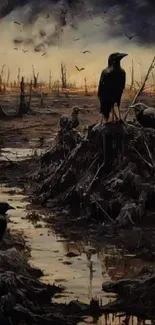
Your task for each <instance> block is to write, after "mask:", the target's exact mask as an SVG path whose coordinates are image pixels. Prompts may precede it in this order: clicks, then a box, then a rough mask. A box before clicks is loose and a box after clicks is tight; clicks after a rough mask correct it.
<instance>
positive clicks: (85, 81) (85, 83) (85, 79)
mask: <svg viewBox="0 0 155 325" xmlns="http://www.w3.org/2000/svg"><path fill="white" fill-rule="evenodd" d="M84 88H85V95H86V96H87V95H88V88H87V78H84Z"/></svg>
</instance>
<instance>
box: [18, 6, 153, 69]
mask: <svg viewBox="0 0 155 325" xmlns="http://www.w3.org/2000/svg"><path fill="white" fill-rule="evenodd" d="M81 3H82V1H81ZM108 10H109V9H108ZM108 10H104V11H103V14H104V15H103V16H102V17H100V18H101V19H102V20H105V16H106V14H108ZM67 13H70V15H71V16H72V18H73V20H75V19H76V16H75V14H73V13H72V12H69V9H68V8H67V6H66V5H65V4H62V7H61V8H60V25H61V26H60V27H62V28H63V27H64V26H66V25H67V20H66V15H67ZM94 14H95V12H93V11H91V10H88V11H87V16H88V17H89V19H91V20H94V18H95V16H94ZM45 18H46V19H48V20H49V19H50V18H51V15H50V13H47V14H46V16H45ZM113 22H114V21H113ZM116 22H117V19H116ZM107 23H108V22H107ZM114 23H115V22H114ZM14 24H16V25H18V26H19V27H21V26H22V24H21V23H20V22H18V21H14ZM70 25H71V27H72V28H74V29H77V28H76V25H74V24H70ZM94 25H95V26H96V27H99V26H100V25H101V23H98V24H97V23H94ZM22 28H23V27H22ZM143 28H145V26H143V27H142V29H143ZM152 28H153V27H152ZM22 30H23V29H21V30H20V31H21V32H22ZM58 31H62V29H60V30H59V28H58ZM39 36H40V38H41V39H44V37H46V32H45V31H44V30H40V31H39ZM124 36H125V37H126V38H127V39H128V40H129V41H131V40H133V39H134V38H136V37H138V33H135V34H133V35H129V34H128V33H125V34H124ZM79 40H80V37H77V38H75V39H73V42H77V41H79ZM14 43H15V44H16V47H14V50H15V51H17V50H19V47H18V45H21V44H22V43H24V42H23V40H22V39H21V40H20V39H15V40H14ZM45 43H46V42H45ZM22 51H23V53H24V54H26V53H28V52H29V51H28V50H27V49H22ZM34 52H43V48H42V47H39V46H34ZM81 53H82V54H84V55H86V54H90V53H91V51H89V50H88V49H86V50H83V51H81ZM41 56H42V57H44V58H46V57H47V52H45V49H44V52H43V53H41ZM75 68H76V70H77V71H78V72H81V71H84V70H85V67H81V68H80V67H78V66H77V65H75Z"/></svg>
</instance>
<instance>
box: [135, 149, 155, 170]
mask: <svg viewBox="0 0 155 325" xmlns="http://www.w3.org/2000/svg"><path fill="white" fill-rule="evenodd" d="M133 150H134V151H135V152H136V153H137V155H138V156H139V157H140V158H141V159H142V160H143V161H144V162H145V164H147V165H148V166H149V167H151V168H153V166H152V165H151V164H150V163H149V162H148V161H147V160H146V159H145V158H143V157H142V155H141V154H140V153H139V151H137V149H136V148H134V147H133Z"/></svg>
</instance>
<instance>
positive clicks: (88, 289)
mask: <svg viewBox="0 0 155 325" xmlns="http://www.w3.org/2000/svg"><path fill="white" fill-rule="evenodd" d="M12 152H13V151H12ZM20 156H21V157H22V153H21V155H20ZM25 156H26V153H25ZM0 201H7V202H9V203H10V204H11V205H13V206H14V207H15V208H16V210H10V212H9V216H10V221H11V222H10V223H9V227H10V228H11V229H20V230H23V232H24V234H25V237H26V239H27V243H28V245H29V246H30V248H31V259H30V263H31V264H32V265H33V266H36V267H39V268H41V269H42V270H43V272H44V276H43V278H42V281H45V282H46V283H48V282H50V283H54V282H55V283H56V284H57V285H58V284H59V285H62V286H64V287H65V290H64V292H63V293H62V294H61V295H59V296H58V297H56V298H55V299H56V300H57V302H69V301H70V300H72V299H77V298H78V299H79V300H80V301H82V302H89V301H90V299H91V298H92V297H95V296H98V297H99V298H101V299H102V302H103V304H105V303H107V302H108V301H109V300H112V299H113V298H114V296H113V295H111V294H110V295H109V294H108V295H107V294H105V293H103V292H102V283H103V282H106V281H109V280H117V279H119V278H122V277H123V278H125V277H130V276H133V275H134V274H137V273H138V272H139V271H140V270H141V268H142V267H143V266H144V264H145V265H147V264H149V263H144V261H143V260H141V259H138V258H135V256H132V255H125V254H124V252H123V251H122V250H119V249H117V248H116V247H115V246H114V245H105V246H104V247H100V248H99V249H98V251H96V250H95V249H94V247H92V246H91V243H90V242H88V243H87V245H85V244H84V243H83V242H82V241H80V242H77V241H76V242H66V241H65V240H64V239H63V238H60V237H58V236H57V234H55V233H54V232H53V231H52V229H49V228H48V227H47V226H46V224H45V223H44V222H43V221H42V222H39V223H37V227H36V225H34V224H32V223H31V222H29V221H28V220H27V219H26V215H27V213H28V211H27V209H26V207H27V205H28V204H29V203H28V200H27V198H26V197H25V196H23V195H22V194H21V190H20V189H18V188H7V187H6V186H5V184H4V185H2V186H1V188H0ZM68 253H72V256H71V254H70V257H69V256H68ZM152 264H153V263H152ZM154 264H155V263H154ZM111 317H112V315H110V316H109V318H108V319H105V316H103V317H101V318H100V320H99V321H98V324H107V325H109V324H115V325H116V324H119V323H120V320H122V317H121V319H119V318H118V317H116V318H115V319H113V317H112V318H111ZM91 321H92V320H91V319H87V320H86V323H90V322H91ZM131 323H134V324H136V323H137V321H135V319H134V320H133V319H132V320H131V319H130V321H129V324H131ZM81 324H82V323H81Z"/></svg>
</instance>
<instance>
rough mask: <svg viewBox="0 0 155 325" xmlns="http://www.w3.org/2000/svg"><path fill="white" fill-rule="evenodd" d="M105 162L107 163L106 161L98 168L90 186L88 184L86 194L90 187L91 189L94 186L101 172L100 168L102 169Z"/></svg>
mask: <svg viewBox="0 0 155 325" xmlns="http://www.w3.org/2000/svg"><path fill="white" fill-rule="evenodd" d="M104 164H105V163H104V162H103V163H102V165H101V166H100V167H99V168H98V170H97V172H96V174H95V175H94V177H93V179H92V181H91V183H90V184H89V186H88V188H87V190H86V192H85V194H87V193H88V192H89V191H90V189H91V187H92V185H93V183H94V181H95V180H96V177H97V175H98V174H99V172H100V170H101V169H102V167H103V166H104Z"/></svg>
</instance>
